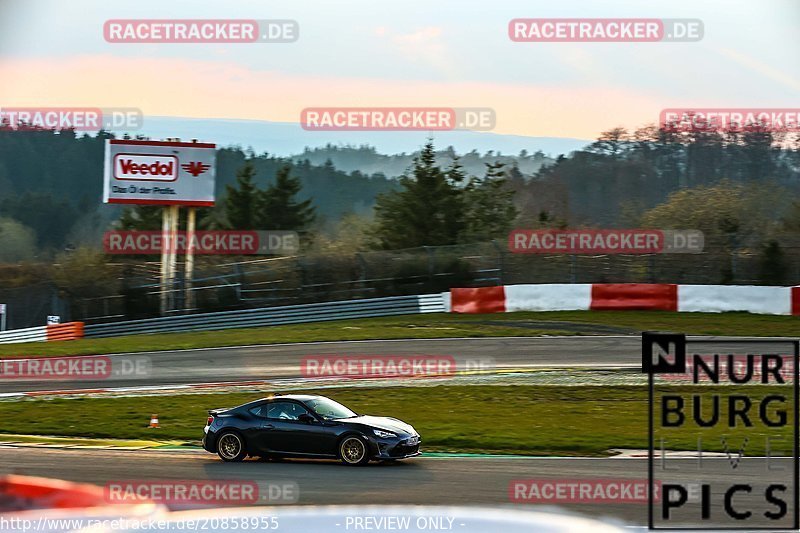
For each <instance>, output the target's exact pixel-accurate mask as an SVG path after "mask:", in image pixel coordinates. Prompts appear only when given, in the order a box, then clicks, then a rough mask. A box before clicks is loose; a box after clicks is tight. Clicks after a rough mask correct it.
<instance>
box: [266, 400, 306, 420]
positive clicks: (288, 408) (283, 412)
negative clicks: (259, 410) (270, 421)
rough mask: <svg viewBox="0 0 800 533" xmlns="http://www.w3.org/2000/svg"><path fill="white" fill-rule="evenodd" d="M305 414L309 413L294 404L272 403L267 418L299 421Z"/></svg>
mask: <svg viewBox="0 0 800 533" xmlns="http://www.w3.org/2000/svg"><path fill="white" fill-rule="evenodd" d="M304 413H308V411H306V410H305V409H304V408H303V407H302V406H301V405H299V404H296V403H294V402H272V403H271V404H269V407H268V409H267V418H274V419H276V420H298V419H299V418H300V415H302V414H304Z"/></svg>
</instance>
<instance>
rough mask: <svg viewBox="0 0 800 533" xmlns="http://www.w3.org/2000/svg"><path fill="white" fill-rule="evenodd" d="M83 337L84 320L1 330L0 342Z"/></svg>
mask: <svg viewBox="0 0 800 533" xmlns="http://www.w3.org/2000/svg"><path fill="white" fill-rule="evenodd" d="M81 337H83V322H67V323H66V324H51V325H49V326H36V327H33V328H25V329H12V330H10V331H2V332H0V344H15V343H19V342H45V341H67V340H73V339H80V338H81Z"/></svg>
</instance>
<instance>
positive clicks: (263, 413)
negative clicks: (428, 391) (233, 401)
mask: <svg viewBox="0 0 800 533" xmlns="http://www.w3.org/2000/svg"><path fill="white" fill-rule="evenodd" d="M250 414H252V415H253V416H257V417H260V418H266V417H267V406H266V405H257V406H255V407H252V408H251V409H250Z"/></svg>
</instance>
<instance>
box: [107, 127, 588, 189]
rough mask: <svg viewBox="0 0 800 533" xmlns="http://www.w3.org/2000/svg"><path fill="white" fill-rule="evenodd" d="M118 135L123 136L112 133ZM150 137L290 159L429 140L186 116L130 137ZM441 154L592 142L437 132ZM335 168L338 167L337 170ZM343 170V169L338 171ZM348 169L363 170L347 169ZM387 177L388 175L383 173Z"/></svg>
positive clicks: (410, 148) (396, 148)
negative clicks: (324, 150)
mask: <svg viewBox="0 0 800 533" xmlns="http://www.w3.org/2000/svg"><path fill="white" fill-rule="evenodd" d="M114 133H117V134H122V133H125V132H123V131H119V132H114ZM130 133H131V134H133V133H138V134H143V135H146V136H149V137H152V138H154V139H155V138H165V137H180V138H182V139H200V140H203V141H209V142H214V143H217V145H219V146H240V147H241V148H242V149H244V150H246V149H247V148H252V149H253V150H254V151H255V152H256V153H263V152H267V153H269V154H271V155H276V156H281V157H289V156H297V155H299V154H302V153H303V152H304V151H305V150H306V148H307V147H312V148H313V147H317V146H325V145H328V144H331V145H333V146H339V147H347V146H364V145H368V146H372V147H374V148H375V150H376V151H377V152H379V153H382V154H388V155H391V154H403V153H405V154H409V153H412V152H416V151H417V150H419V149H420V148H421V147H422V145H423V144H425V139H426V138H427V136H428V133H427V132H419V131H324V132H321V131H306V130H304V129H303V128H301V127H300V125H299V124H298V123H291V122H268V121H263V120H233V119H197V118H185V117H147V116H146V117H145V118H144V127H143V129H142V130H141V131H138V132H130ZM432 136H433V139H434V142H435V144H436V147H437V148H439V149H443V148H446V147H448V146H452V147H453V149H454V150H455V151H457V152H458V153H461V154H466V153H469V152H471V151H473V150H476V151H478V152H480V153H484V154H485V153H486V152H488V151H490V150H491V151H494V152H495V153H498V152H500V153H502V154H505V155H516V154H519V153H520V152H521V151H522V150H525V151H526V152H527V153H530V154H533V153H536V152H538V151H541V152H542V153H543V154H544V155H545V156H550V157H553V158H555V157H557V156H559V155H561V154H565V155H566V154H569V153H570V152H572V151H574V150H579V149H581V148H583V147H584V146H586V145H587V144H589V143H591V142H592V141H591V140H586V139H575V138H569V137H525V136H521V135H502V134H497V133H491V132H477V131H461V130H459V131H437V132H433V133H432ZM337 168H338V165H337ZM342 169H343V170H345V167H342ZM347 170H348V171H349V170H360V171H361V172H367V173H369V172H371V171H365V170H364V169H356V168H348V169H347ZM387 175H388V174H387Z"/></svg>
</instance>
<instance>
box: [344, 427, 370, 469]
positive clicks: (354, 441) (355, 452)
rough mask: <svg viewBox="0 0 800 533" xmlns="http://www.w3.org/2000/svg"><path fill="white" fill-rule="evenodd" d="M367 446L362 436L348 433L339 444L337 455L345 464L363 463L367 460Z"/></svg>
mask: <svg viewBox="0 0 800 533" xmlns="http://www.w3.org/2000/svg"><path fill="white" fill-rule="evenodd" d="M368 450H369V447H368V446H367V441H366V440H365V439H364V437H360V436H357V435H350V436H349V437H345V438H344V439H342V442H341V443H340V444H339V457H340V458H341V459H342V462H343V463H344V464H346V465H351V466H356V465H365V464H367V463H368V462H369V452H368Z"/></svg>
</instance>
